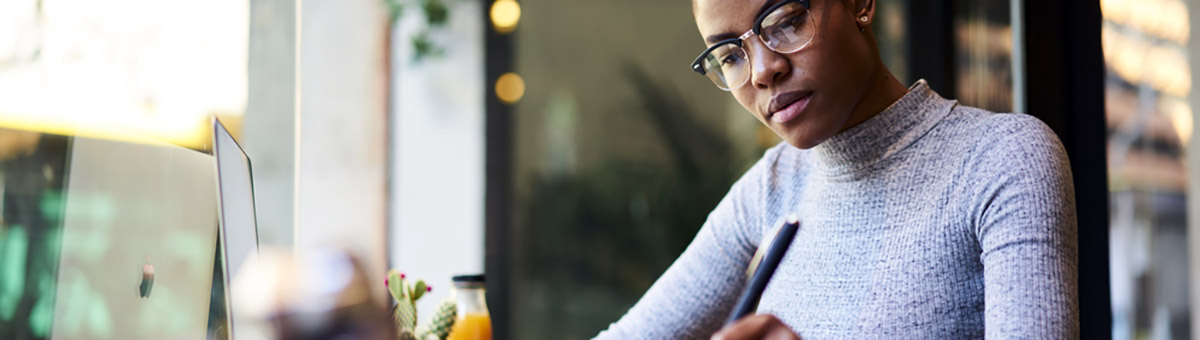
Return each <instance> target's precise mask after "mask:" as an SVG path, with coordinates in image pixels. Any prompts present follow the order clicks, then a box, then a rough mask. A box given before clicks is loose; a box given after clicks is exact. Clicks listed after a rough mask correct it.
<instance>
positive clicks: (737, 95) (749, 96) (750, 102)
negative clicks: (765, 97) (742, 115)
mask: <svg viewBox="0 0 1200 340" xmlns="http://www.w3.org/2000/svg"><path fill="white" fill-rule="evenodd" d="M732 94H733V98H734V99H737V102H738V104H742V108H744V109H746V112H749V113H750V114H751V115H753V116H754V118H757V119H759V120H762V118H761V117H762V112H758V107H757V106H756V105H754V103H755V101H754V95H755V92H754V90H753V86H751V85H750V84H746V85H743V86H742V87H741V88H738V89H736V90H734V91H733V92H732Z"/></svg>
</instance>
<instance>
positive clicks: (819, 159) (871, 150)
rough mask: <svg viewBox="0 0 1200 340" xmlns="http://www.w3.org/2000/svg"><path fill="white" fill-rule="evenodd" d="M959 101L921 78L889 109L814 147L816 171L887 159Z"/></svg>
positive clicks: (835, 170) (862, 165) (840, 170)
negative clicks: (935, 89) (935, 88)
mask: <svg viewBox="0 0 1200 340" xmlns="http://www.w3.org/2000/svg"><path fill="white" fill-rule="evenodd" d="M956 104H957V101H953V100H947V99H945V98H942V97H941V96H939V95H938V94H937V92H934V91H933V90H932V89H930V88H929V85H928V84H926V83H925V80H924V79H922V80H918V81H917V82H916V83H915V84H913V85H912V86H911V87H909V88H908V93H907V94H905V95H904V96H903V97H900V99H899V100H897V101H896V102H895V103H892V105H891V106H888V108H887V109H884V110H883V111H880V112H879V113H878V114H876V115H875V116H873V117H871V118H868V119H867V120H866V121H863V122H862V123H859V124H858V125H856V126H854V127H851V128H850V129H847V130H846V131H842V132H840V133H838V134H836V135H834V136H833V137H831V138H829V140H826V141H825V142H823V143H821V144H819V145H817V146H816V147H813V148H812V151H813V154H815V155H816V157H815V158H816V164H815V165H816V167H817V170H819V171H820V172H822V173H825V174H829V175H839V174H847V173H851V172H854V171H857V170H861V169H863V168H865V167H866V166H868V165H871V164H873V163H875V162H876V161H879V160H882V159H885V158H887V157H889V156H891V155H893V154H895V153H896V152H899V151H900V150H903V149H904V148H905V147H907V146H909V145H911V144H912V143H914V142H916V141H917V140H918V139H920V138H921V136H923V135H925V133H926V132H929V130H930V129H932V128H933V127H934V126H935V125H937V123H938V122H940V121H941V120H942V119H943V118H945V117H946V115H948V114H949V113H950V110H951V109H953V108H954V105H956Z"/></svg>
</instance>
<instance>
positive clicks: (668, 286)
mask: <svg viewBox="0 0 1200 340" xmlns="http://www.w3.org/2000/svg"><path fill="white" fill-rule="evenodd" d="M772 154H773V153H772V152H770V151H768V153H767V155H766V156H764V157H763V159H762V160H759V162H758V163H757V164H755V165H754V167H752V168H751V169H750V170H749V171H748V172H747V173H746V174H745V175H743V176H742V178H741V179H739V180H738V181H737V183H734V184H733V187H732V188H731V189H730V191H729V193H728V194H727V195H726V196H725V198H724V199H722V200H721V202H720V203H719V204H718V205H717V207H716V208H715V209H714V210H713V211H712V213H710V214H709V215H708V220H706V221H705V222H704V225H703V226H702V227H701V228H700V231H699V232H698V233H697V234H696V237H695V238H694V239H693V240H692V243H691V244H690V245H688V247H687V249H686V250H684V252H683V254H682V255H680V256H679V258H678V259H676V260H675V262H674V263H673V264H671V267H670V268H667V271H666V272H665V273H663V275H662V276H661V277H659V279H658V281H656V282H654V285H652V286H651V287H650V289H649V290H648V291H647V292H646V294H645V295H643V296H642V298H641V299H640V300H639V301H638V302H637V304H635V305H634V306H633V308H631V309H630V310H629V311H628V312H627V313H626V314H625V316H623V317H621V319H620V320H618V321H617V322H615V323H613V324H612V325H611V326H609V328H608V330H606V331H604V332H601V333H600V334H599V335H598V336H597V337H596V339H603V340H607V339H695V338H708V337H709V336H710V335H711V334H712V333H713V332H716V331H717V329H718V328H720V327H721V323H722V322H723V321H724V320H725V318H726V317H728V316H729V312H730V309H732V308H733V304H734V303H735V300H736V299H737V296H738V294H739V293H740V292H741V290H742V286H743V285H745V270H746V266H747V265H748V264H749V262H750V257H751V254H752V253H753V252H754V249H755V247H756V244H757V243H758V238H759V235H758V233H761V231H760V230H759V228H760V219H761V216H762V214H761V213H760V211H762V203H763V202H762V194H761V193H762V192H763V191H762V186H763V185H764V183H765V182H764V178H765V177H766V175H765V174H766V172H767V171H768V170H769V169H768V167H769V166H770V163H771V161H770V160H769V159H772V158H773V157H771V156H770V155H772ZM752 240H753V241H752Z"/></svg>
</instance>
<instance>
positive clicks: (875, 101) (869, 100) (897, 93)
mask: <svg viewBox="0 0 1200 340" xmlns="http://www.w3.org/2000/svg"><path fill="white" fill-rule="evenodd" d="M875 69H876V70H879V72H875V74H873V75H871V83H870V84H868V85H867V89H866V91H865V92H864V93H863V96H862V99H861V100H859V101H858V105H855V107H854V111H853V112H851V113H850V119H848V120H846V124H845V125H843V126H842V129H841V130H839V131H838V132H841V131H846V130H847V129H849V128H852V127H855V126H857V125H858V124H861V123H862V122H864V121H866V120H867V119H871V117H874V116H875V115H877V114H879V112H880V111H883V110H884V109H887V108H888V106H891V105H892V103H895V102H896V101H897V100H900V97H904V95H905V94H907V93H908V86H904V84H901V83H900V80H898V79H896V76H894V75H892V71H890V70H888V69H887V66H885V65H884V64H883V60H882V59H879V58H875Z"/></svg>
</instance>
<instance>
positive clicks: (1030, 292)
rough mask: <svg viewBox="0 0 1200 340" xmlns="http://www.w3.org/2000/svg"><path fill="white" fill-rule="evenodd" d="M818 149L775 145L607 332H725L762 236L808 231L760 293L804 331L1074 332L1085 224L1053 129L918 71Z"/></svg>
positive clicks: (953, 335) (917, 335) (897, 334)
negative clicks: (973, 100)
mask: <svg viewBox="0 0 1200 340" xmlns="http://www.w3.org/2000/svg"><path fill="white" fill-rule="evenodd" d="M909 90H910V91H909V93H908V94H907V95H905V96H904V97H902V98H901V99H900V100H899V101H897V102H896V103H894V104H892V106H891V107H889V108H887V109H886V110H884V111H883V112H880V113H879V114H878V115H876V116H875V117H872V118H870V119H868V120H867V121H865V122H863V123H862V124H859V125H858V126H855V127H853V128H851V129H849V130H846V131H843V132H841V133H839V134H837V135H835V136H833V138H830V139H829V140H827V141H825V142H824V143H821V144H820V145H818V146H816V147H814V148H812V149H809V150H801V149H797V148H794V147H791V146H789V145H787V144H780V145H778V146H776V147H774V148H771V149H770V150H768V151H767V152H766V154H764V155H763V157H762V159H760V160H759V161H758V163H756V164H755V165H754V166H753V167H752V168H751V169H750V170H749V171H748V172H747V173H746V174H745V175H744V176H742V178H741V179H739V180H738V181H737V182H736V183H734V184H733V187H732V188H731V189H730V191H729V194H728V195H727V196H725V198H724V199H723V200H721V202H720V203H719V204H718V205H717V207H716V209H714V210H713V211H712V213H711V214H710V215H709V216H708V220H707V221H706V222H705V223H704V225H703V226H702V227H701V228H700V231H699V233H698V234H697V235H696V238H695V239H694V240H693V241H692V243H691V245H689V246H688V248H687V250H685V251H684V252H683V254H682V255H680V256H679V259H678V260H676V261H675V263H674V264H672V265H671V267H670V268H668V269H667V271H666V273H664V274H663V275H662V277H661V278H659V279H658V281H657V282H655V283H654V285H653V286H651V287H650V290H649V291H647V292H646V295H645V296H643V297H642V299H641V300H640V301H638V303H637V304H636V305H634V306H633V308H631V309H630V310H629V312H628V313H627V314H626V315H625V316H624V317H622V318H621V319H620V320H619V321H617V322H616V323H613V324H612V325H611V326H610V328H609V329H608V330H607V331H604V332H602V333H601V334H600V335H599V336H598V337H597V338H598V339H685V338H686V339H692V338H708V337H709V336H711V334H712V333H714V332H716V331H717V330H718V329H719V328H720V327H721V326H722V323H723V321H724V320H725V318H727V317H728V315H729V313H730V310H731V309H732V308H733V304H734V301H735V300H736V299H737V297H738V295H739V294H740V293H741V291H742V289H743V287H744V286H745V282H746V278H745V270H746V268H747V266H748V264H749V262H750V258H751V257H752V255H753V253H754V251H755V249H756V248H757V247H758V246H759V243H760V242H761V241H762V240H763V235H764V233H766V232H767V231H768V230H769V229H773V227H774V226H773V225H772V224H773V223H774V222H775V221H776V220H777V219H779V218H780V217H781V216H783V215H786V214H788V213H790V212H794V213H796V215H797V216H799V217H800V220H801V227H800V231H799V232H798V233H797V235H796V238H795V239H794V241H793V243H792V245H791V248H790V249H789V250H788V252H787V254H786V255H785V257H784V259H783V262H782V263H781V264H780V266H779V269H778V271H777V272H776V273H775V275H774V278H773V279H772V280H771V282H770V284H768V286H767V289H766V291H765V292H764V293H763V297H762V301H761V303H760V304H759V307H758V312H759V313H770V314H773V315H775V316H777V317H778V318H779V319H780V320H782V321H783V322H784V323H786V324H787V325H788V326H790V327H791V328H792V330H794V331H795V332H796V333H797V334H799V335H800V336H801V337H802V338H804V339H977V338H988V339H1010V338H1020V339H1073V338H1078V334H1079V315H1078V313H1079V312H1078V302H1077V301H1076V284H1077V283H1076V254H1077V250H1076V220H1075V198H1074V194H1073V192H1074V190H1073V188H1072V181H1071V171H1070V168H1069V165H1068V163H1067V157H1066V153H1065V152H1064V150H1063V147H1062V144H1061V143H1060V142H1059V140H1058V138H1057V137H1055V135H1054V133H1053V132H1052V131H1051V130H1050V129H1049V128H1047V127H1046V125H1044V124H1043V123H1042V122H1041V121H1039V120H1037V119H1035V118H1033V117H1031V116H1028V115H1024V114H996V113H992V112H988V111H985V110H981V109H977V108H972V107H967V106H964V105H958V104H957V102H955V101H951V100H946V99H943V98H941V97H940V96H938V95H937V93H935V92H933V91H932V90H930V89H929V87H928V86H927V85H926V84H925V82H924V81H918V82H917V83H916V84H914V85H913V86H912V87H911V88H910V89H909Z"/></svg>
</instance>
